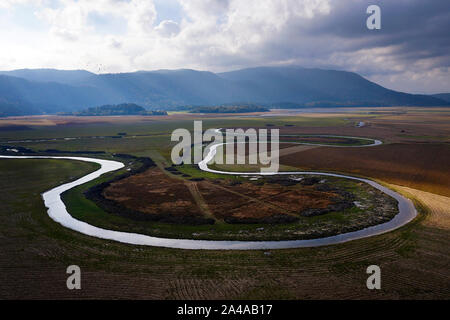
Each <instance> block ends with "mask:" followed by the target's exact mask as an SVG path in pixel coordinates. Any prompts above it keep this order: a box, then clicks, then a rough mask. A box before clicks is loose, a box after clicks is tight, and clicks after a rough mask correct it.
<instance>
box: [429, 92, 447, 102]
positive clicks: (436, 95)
mask: <svg viewBox="0 0 450 320" xmlns="http://www.w3.org/2000/svg"><path fill="white" fill-rule="evenodd" d="M432 96H433V97H435V98H438V99H441V100H444V101H447V102H450V93H438V94H433V95H432Z"/></svg>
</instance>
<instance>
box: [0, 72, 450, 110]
mask: <svg viewBox="0 0 450 320" xmlns="http://www.w3.org/2000/svg"><path fill="white" fill-rule="evenodd" d="M123 102H127V103H135V104H138V105H141V106H144V107H145V108H147V109H164V110H166V109H170V108H174V107H177V106H183V105H197V106H204V105H225V104H229V105H230V104H237V103H239V104H240V103H245V104H258V105H262V106H265V107H277V106H291V107H313V106H317V107H323V106H325V107H326V106H350V107H351V106H440V105H449V104H450V103H449V102H448V101H444V100H442V99H441V98H440V97H439V96H437V97H436V96H428V95H415V94H408V93H403V92H397V91H393V90H389V89H386V88H384V87H382V86H379V85H377V84H375V83H373V82H371V81H368V80H367V79H365V78H363V77H361V76H360V75H358V74H356V73H353V72H345V71H335V70H322V69H308V68H300V67H296V66H291V67H260V68H249V69H242V70H237V71H231V72H224V73H217V74H215V73H212V72H207V71H195V70H187V69H180V70H156V71H139V72H133V73H118V74H100V75H97V74H93V73H90V72H88V71H84V70H73V71H67V70H53V69H35V70H32V69H21V70H14V71H4V72H0V112H1V113H0V115H19V114H39V113H57V112H73V111H78V110H81V109H82V108H86V107H95V106H99V105H107V104H120V103H123Z"/></svg>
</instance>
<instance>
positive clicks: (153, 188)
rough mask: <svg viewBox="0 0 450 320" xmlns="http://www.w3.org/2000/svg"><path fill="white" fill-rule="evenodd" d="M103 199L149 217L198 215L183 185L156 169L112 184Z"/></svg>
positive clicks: (197, 210) (193, 202)
mask: <svg viewBox="0 0 450 320" xmlns="http://www.w3.org/2000/svg"><path fill="white" fill-rule="evenodd" d="M104 196H105V197H106V198H107V199H111V200H115V201H117V202H119V203H121V204H123V205H124V206H126V207H128V208H131V209H135V210H138V211H140V212H144V213H147V214H149V215H152V214H153V215H161V214H166V215H171V216H181V217H183V216H201V215H202V214H201V212H200V210H199V209H198V207H197V204H196V202H195V199H194V198H193V197H192V194H191V192H190V191H189V188H188V187H187V185H186V184H185V183H184V182H183V181H182V180H178V179H171V178H169V177H168V176H167V175H166V174H164V173H163V172H162V171H161V170H159V169H158V168H150V169H148V170H147V171H146V172H144V173H140V174H137V175H134V176H131V177H128V178H126V179H123V180H120V181H117V182H114V183H112V184H111V185H110V186H109V187H108V188H106V189H105V190H104Z"/></svg>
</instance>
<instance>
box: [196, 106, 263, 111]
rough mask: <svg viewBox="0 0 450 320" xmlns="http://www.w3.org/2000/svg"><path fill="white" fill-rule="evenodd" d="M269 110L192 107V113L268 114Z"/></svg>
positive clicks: (253, 107) (248, 107)
mask: <svg viewBox="0 0 450 320" xmlns="http://www.w3.org/2000/svg"><path fill="white" fill-rule="evenodd" d="M268 111H269V109H267V108H264V107H260V106H246V105H244V106H241V105H237V106H202V107H192V108H191V110H190V111H189V112H191V113H248V112H268Z"/></svg>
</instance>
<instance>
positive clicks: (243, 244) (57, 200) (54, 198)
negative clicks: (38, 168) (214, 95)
mask: <svg viewBox="0 0 450 320" xmlns="http://www.w3.org/2000/svg"><path fill="white" fill-rule="evenodd" d="M377 144H378V143H377ZM219 146H220V144H217V145H214V146H212V147H211V148H210V149H209V152H208V154H207V156H206V157H205V159H204V160H203V161H201V162H200V163H199V168H200V169H201V170H204V171H207V172H212V173H219V174H226V175H253V176H254V175H261V173H255V172H226V171H219V170H213V169H210V168H209V167H208V162H210V161H211V160H212V159H213V158H214V156H215V154H216V152H217V148H218V147H219ZM0 158H4V159H61V160H77V161H86V162H94V163H98V164H100V166H101V167H100V169H98V170H96V171H94V172H92V173H90V174H88V175H86V176H84V177H81V178H79V179H78V180H75V181H72V182H69V183H65V184H62V185H60V186H58V187H55V188H53V189H51V190H49V191H46V192H44V193H43V194H42V198H43V200H44V203H45V206H46V207H47V208H48V215H49V216H50V218H51V219H53V220H54V221H56V222H58V223H60V224H61V225H63V226H64V227H66V228H68V229H71V230H75V231H77V232H80V233H82V234H85V235H88V236H92V237H97V238H101V239H107V240H113V241H118V242H122V243H127V244H134V245H147V246H157V247H166V248H177V249H211V250H254V249H286V248H300V247H316V246H324V245H331V244H337V243H342V242H347V241H351V240H356V239H362V238H366V237H370V236H374V235H378V234H382V233H386V232H389V231H392V230H394V229H397V228H399V227H401V226H403V225H405V224H407V223H408V222H410V221H411V220H413V219H414V218H415V217H416V216H417V211H416V208H415V207H414V205H413V203H412V201H411V200H409V199H407V198H405V197H403V196H402V195H400V194H399V193H397V192H395V191H393V190H391V189H388V188H386V187H384V186H382V185H380V184H378V183H376V182H374V181H372V180H369V179H363V178H358V177H353V176H348V175H341V174H333V173H326V172H308V171H296V172H277V173H276V174H282V175H286V174H288V175H295V174H308V175H322V176H332V177H340V178H346V179H352V180H357V181H361V182H364V183H367V184H369V185H371V186H372V187H374V188H376V189H378V190H380V191H382V192H384V193H386V194H388V195H389V196H391V197H393V198H395V199H396V200H397V201H398V209H399V213H398V214H397V215H396V216H395V217H394V218H393V219H392V220H390V221H388V222H385V223H382V224H379V225H376V226H372V227H368V228H365V229H362V230H358V231H353V232H348V233H344V234H340V235H336V236H331V237H325V238H320V239H310V240H283V241H222V240H193V239H169V238H158V237H152V236H148V235H144V234H138V233H131V232H122V231H114V230H108V229H103V228H99V227H96V226H93V225H90V224H88V223H86V222H83V221H80V220H77V219H75V218H74V217H72V216H71V215H70V213H69V212H68V211H67V208H66V206H65V205H64V203H63V201H62V200H61V194H62V193H63V192H65V191H67V190H69V189H72V188H74V187H76V186H79V185H81V184H84V183H86V182H88V181H91V180H94V179H96V178H98V177H99V176H101V175H102V174H104V173H107V172H111V171H116V170H119V169H121V168H123V167H124V165H123V163H121V162H118V161H111V160H103V159H95V158H86V157H51V156H0ZM263 174H264V175H270V174H274V173H267V172H266V173H263Z"/></svg>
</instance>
